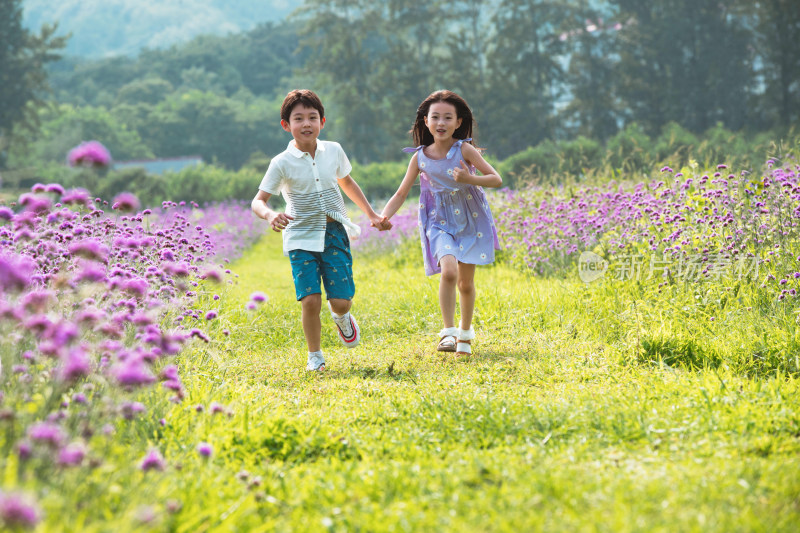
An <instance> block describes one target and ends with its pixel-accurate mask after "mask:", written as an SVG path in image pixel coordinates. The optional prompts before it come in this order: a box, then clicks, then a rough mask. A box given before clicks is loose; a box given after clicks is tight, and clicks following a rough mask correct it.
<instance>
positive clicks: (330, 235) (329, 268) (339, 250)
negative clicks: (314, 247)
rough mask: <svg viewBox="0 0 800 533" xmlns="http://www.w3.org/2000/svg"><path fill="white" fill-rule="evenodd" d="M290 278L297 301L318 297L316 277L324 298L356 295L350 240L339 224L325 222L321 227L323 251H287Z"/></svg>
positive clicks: (351, 297)
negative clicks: (290, 265)
mask: <svg viewBox="0 0 800 533" xmlns="http://www.w3.org/2000/svg"><path fill="white" fill-rule="evenodd" d="M289 261H290V262H291V264H292V277H293V278H294V289H295V293H296V294H297V299H298V300H301V299H303V298H304V297H306V296H308V295H309V294H321V292H322V291H321V290H320V278H321V279H322V284H323V285H324V286H325V297H326V298H327V299H328V300H330V299H331V298H341V299H342V300H352V299H353V296H354V295H355V293H356V286H355V283H354V282H353V256H352V255H351V254H350V239H349V238H348V237H347V232H346V231H345V229H344V226H342V225H341V224H340V223H339V222H328V223H327V225H326V227H325V249H324V250H323V251H321V252H309V251H307V250H290V251H289Z"/></svg>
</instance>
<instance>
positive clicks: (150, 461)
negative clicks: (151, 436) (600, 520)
mask: <svg viewBox="0 0 800 533" xmlns="http://www.w3.org/2000/svg"><path fill="white" fill-rule="evenodd" d="M166 466H167V465H166V463H165V462H164V458H163V457H162V456H161V454H160V453H159V452H158V450H156V449H152V450H150V451H149V452H147V455H145V456H144V458H143V459H142V462H141V463H139V468H141V469H142V470H144V471H145V472H147V471H148V470H158V471H159V472H160V471H162V470H164V468H165V467H166Z"/></svg>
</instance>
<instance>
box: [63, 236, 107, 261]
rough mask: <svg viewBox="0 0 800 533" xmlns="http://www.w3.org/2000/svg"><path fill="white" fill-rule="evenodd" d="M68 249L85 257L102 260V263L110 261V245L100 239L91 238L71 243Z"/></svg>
mask: <svg viewBox="0 0 800 533" xmlns="http://www.w3.org/2000/svg"><path fill="white" fill-rule="evenodd" d="M68 250H69V253H71V254H72V255H77V256H80V257H84V258H86V259H90V260H92V261H100V262H101V263H105V262H107V261H108V246H106V245H105V244H103V243H102V242H100V241H99V240H98V239H93V238H89V239H84V240H82V241H78V242H76V243H73V244H70V245H69V247H68Z"/></svg>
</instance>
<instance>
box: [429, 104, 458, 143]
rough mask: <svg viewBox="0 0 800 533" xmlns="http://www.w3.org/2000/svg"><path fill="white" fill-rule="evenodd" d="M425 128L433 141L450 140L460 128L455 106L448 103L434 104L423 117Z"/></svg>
mask: <svg viewBox="0 0 800 533" xmlns="http://www.w3.org/2000/svg"><path fill="white" fill-rule="evenodd" d="M425 126H427V128H428V130H429V131H430V132H431V135H433V139H434V141H437V140H446V139H450V138H451V137H452V136H453V133H455V131H456V130H457V129H458V128H459V126H461V119H460V118H458V116H457V113H456V106H454V105H453V104H451V103H449V102H434V103H433V104H431V107H430V108H428V114H427V115H425Z"/></svg>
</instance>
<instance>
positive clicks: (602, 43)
mask: <svg viewBox="0 0 800 533" xmlns="http://www.w3.org/2000/svg"><path fill="white" fill-rule="evenodd" d="M620 27H621V23H620V22H618V20H614V19H611V20H609V19H608V17H607V16H606V17H605V20H604V16H603V11H601V10H600V9H597V7H596V3H595V2H592V3H590V2H588V1H587V0H580V1H578V2H577V3H576V4H575V5H574V6H572V9H571V10H570V16H569V19H568V20H567V24H566V25H565V26H564V27H563V28H562V29H561V33H560V34H559V40H561V41H564V42H565V43H566V45H567V49H568V52H569V67H568V69H567V74H566V84H567V87H568V88H569V91H570V97H569V99H568V104H567V105H566V107H565V108H564V110H563V111H562V112H561V116H562V117H563V118H564V120H565V123H566V125H567V129H568V130H569V131H570V133H578V134H580V135H584V136H588V137H591V138H594V139H598V140H601V141H605V140H606V139H608V138H609V137H610V136H612V135H614V133H616V131H617V129H618V125H617V124H618V120H619V107H620V105H619V102H618V101H617V99H616V97H615V94H614V87H615V77H616V72H615V69H616V66H617V62H616V60H615V58H616V57H617V56H618V50H617V39H616V37H617V31H619V29H620Z"/></svg>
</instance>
